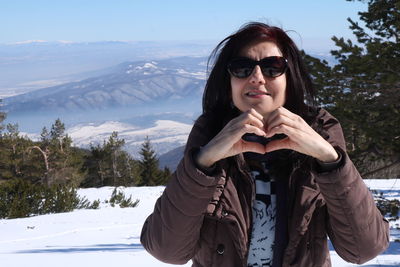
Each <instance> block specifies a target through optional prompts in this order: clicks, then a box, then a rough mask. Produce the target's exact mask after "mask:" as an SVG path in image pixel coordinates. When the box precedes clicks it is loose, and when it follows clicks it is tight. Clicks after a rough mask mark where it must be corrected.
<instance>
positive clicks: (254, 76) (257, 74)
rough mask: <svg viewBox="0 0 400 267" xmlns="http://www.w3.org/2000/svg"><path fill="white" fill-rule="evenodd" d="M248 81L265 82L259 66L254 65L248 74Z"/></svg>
mask: <svg viewBox="0 0 400 267" xmlns="http://www.w3.org/2000/svg"><path fill="white" fill-rule="evenodd" d="M250 83H252V84H265V78H264V75H263V74H262V71H261V68H260V66H258V65H256V66H255V67H254V70H253V72H252V73H251V75H250Z"/></svg>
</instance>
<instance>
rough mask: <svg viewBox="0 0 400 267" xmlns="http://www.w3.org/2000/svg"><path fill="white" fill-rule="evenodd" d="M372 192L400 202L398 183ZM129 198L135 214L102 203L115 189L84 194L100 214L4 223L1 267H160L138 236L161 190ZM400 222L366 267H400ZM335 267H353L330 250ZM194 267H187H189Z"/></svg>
mask: <svg viewBox="0 0 400 267" xmlns="http://www.w3.org/2000/svg"><path fill="white" fill-rule="evenodd" d="M365 182H366V183H367V185H368V186H369V187H370V188H371V189H376V190H381V191H382V192H383V193H384V196H387V197H388V198H391V199H400V179H399V180H396V179H388V180H366V181H365ZM121 190H122V191H124V193H125V195H127V196H129V195H132V198H133V199H139V200H140V202H139V205H138V206H137V207H136V208H124V209H122V208H119V207H118V208H117V207H114V208H113V207H110V205H109V204H106V203H104V200H106V199H109V198H110V196H111V193H112V191H113V188H111V187H103V188H99V189H82V190H80V191H79V194H80V195H82V196H86V197H87V199H88V200H90V201H93V200H96V199H100V200H101V201H102V204H101V208H100V209H98V210H76V211H73V212H69V213H61V214H52V215H42V216H36V217H31V218H24V219H12V220H0V266H2V267H25V266H29V267H36V266H37V267H54V266H57V267H71V266H74V267H80V266H85V267H89V266H95V267H103V266H104V267H110V266H119V267H121V266H135V267H146V266H151V267H161V266H171V265H168V264H164V263H161V262H158V261H157V260H156V259H154V258H153V257H152V256H150V255H149V254H148V253H147V252H146V251H145V250H144V249H143V247H142V246H141V244H140V231H141V228H142V224H143V222H144V220H145V218H146V217H147V216H148V215H149V214H150V213H151V212H152V210H153V206H154V203H155V201H156V199H157V198H158V197H159V196H160V194H161V193H162V191H163V190H164V188H163V187H134V188H121ZM399 224H400V220H397V221H395V222H391V228H392V231H391V244H390V247H389V249H388V250H387V251H385V252H384V253H383V254H382V255H379V256H378V257H377V258H375V259H373V260H371V261H369V262H367V263H365V264H364V265H363V266H369V267H374V266H390V267H394V266H400V242H395V241H394V240H396V239H397V240H399V239H400V231H399V229H396V228H399V227H400V225H399ZM331 257H332V264H333V266H335V267H336V266H339V267H348V266H355V265H353V264H349V263H346V262H344V261H343V260H341V259H340V258H339V256H338V255H337V254H336V253H335V252H334V251H333V249H331ZM190 265H191V264H190V262H189V263H187V264H186V265H184V266H190Z"/></svg>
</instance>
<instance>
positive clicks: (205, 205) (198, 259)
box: [141, 109, 389, 267]
mask: <svg viewBox="0 0 400 267" xmlns="http://www.w3.org/2000/svg"><path fill="white" fill-rule="evenodd" d="M315 121H317V122H319V124H320V125H321V127H322V129H323V131H324V132H325V136H324V137H325V138H326V139H327V140H328V142H330V143H331V144H332V145H333V146H334V147H335V149H336V150H337V151H338V152H339V153H341V154H342V155H343V159H342V164H341V165H340V167H338V168H337V169H335V170H333V171H329V172H323V173H320V172H317V171H315V170H314V168H306V167H305V166H303V165H302V164H298V165H297V166H295V167H294V168H293V170H292V171H291V174H290V175H289V179H288V181H289V191H288V192H289V202H288V203H289V209H288V212H289V214H288V226H287V227H288V234H289V237H288V243H287V246H286V249H285V252H284V255H283V262H282V266H304V267H310V266H331V262H330V257H329V249H328V245H327V236H329V238H330V240H331V241H332V244H333V246H334V248H335V250H336V252H337V253H338V254H339V255H340V256H341V257H342V258H343V259H344V260H346V261H349V262H352V263H357V264H362V263H364V262H366V261H368V260H370V259H372V258H374V257H375V256H377V255H378V254H379V253H381V252H382V251H383V250H385V249H386V247H387V246H388V244H389V226H388V222H387V221H386V220H385V219H384V218H383V217H382V215H381V214H380V212H379V210H378V209H377V208H376V206H375V203H374V200H373V198H372V196H371V194H370V192H369V191H368V189H367V187H366V186H365V184H364V182H363V181H362V178H361V177H360V175H359V173H358V172H357V170H356V169H355V167H354V165H353V163H352V162H351V160H350V159H349V158H348V156H347V154H346V153H345V143H344V138H343V133H342V129H341V127H340V125H339V123H338V121H337V120H336V119H335V118H333V117H332V116H331V115H330V114H329V113H328V112H326V111H325V110H323V109H321V110H320V111H319V114H318V116H317V119H316V120H315ZM312 126H313V127H314V128H315V127H316V125H312ZM211 138H212V136H210V134H209V131H208V129H207V125H205V120H204V118H203V117H200V118H199V119H198V120H197V121H196V123H195V125H194V127H193V129H192V131H191V133H190V136H189V139H188V143H187V146H186V149H185V155H184V157H183V159H182V161H181V162H180V164H179V166H178V168H177V170H176V172H175V173H174V175H173V178H172V179H171V180H170V181H169V183H168V185H167V186H166V188H165V191H164V192H163V194H162V196H161V197H160V198H159V199H158V200H157V203H156V205H155V208H154V212H153V213H152V214H151V215H150V216H149V217H148V218H147V220H146V222H145V223H144V225H143V229H142V233H141V243H142V244H143V246H144V247H145V249H146V250H147V251H148V252H149V253H150V254H152V255H153V256H154V257H156V258H157V259H159V260H161V261H163V262H167V263H172V264H185V263H186V262H188V261H189V260H192V261H193V266H196V267H198V266H203V267H209V266H216V267H224V266H229V267H233V266H240V267H243V266H247V253H248V246H249V236H250V231H251V229H252V225H251V218H252V214H251V203H252V200H253V199H254V185H253V183H252V179H251V178H250V176H249V175H243V173H246V172H245V171H244V172H241V173H232V172H229V171H228V170H229V166H228V162H227V160H221V161H220V162H218V164H217V168H216V170H214V171H213V173H212V175H210V174H208V175H207V174H206V173H204V172H203V171H201V170H199V169H198V168H196V165H195V163H194V161H193V158H192V155H193V153H194V152H195V150H196V149H198V148H199V147H200V146H203V145H205V144H206V143H207V142H208V141H209V140H210V139H211ZM310 161H313V159H311V158H309V162H310ZM304 164H306V163H304ZM242 167H243V170H245V162H244V160H243V166H242ZM228 174H229V175H228ZM237 177H239V179H242V181H244V182H242V183H240V187H237V179H238V178H237ZM278 223H279V222H278Z"/></svg>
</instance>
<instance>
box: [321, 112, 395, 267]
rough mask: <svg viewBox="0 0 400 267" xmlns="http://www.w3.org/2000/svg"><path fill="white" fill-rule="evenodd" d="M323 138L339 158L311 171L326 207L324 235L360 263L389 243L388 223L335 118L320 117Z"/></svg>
mask: <svg viewBox="0 0 400 267" xmlns="http://www.w3.org/2000/svg"><path fill="white" fill-rule="evenodd" d="M323 127H324V130H325V131H326V132H327V133H328V136H327V140H328V141H329V142H330V143H331V144H332V145H333V146H334V148H335V149H336V150H337V151H338V153H341V156H342V162H341V164H340V165H339V167H338V168H336V169H335V170H331V171H329V172H323V173H315V176H316V181H317V183H318V185H319V187H320V190H321V193H322V195H323V196H324V199H325V201H326V205H327V210H328V226H327V227H328V229H327V231H328V235H329V238H330V240H331V241H332V244H333V246H334V248H335V250H336V252H337V253H338V254H339V255H340V256H341V257H342V258H343V259H344V260H346V261H349V262H352V263H357V264H362V263H364V262H366V261H368V260H370V259H372V258H374V257H376V256H377V255H378V254H379V253H381V252H382V251H384V250H385V249H386V248H387V247H388V245H389V224H388V222H387V221H386V220H385V219H384V217H383V216H382V215H381V213H380V211H379V210H378V208H377V207H376V205H375V202H374V199H373V197H372V194H371V193H370V192H369V190H368V188H367V186H366V185H365V184H364V182H363V180H362V178H361V176H360V174H359V173H358V171H357V169H356V168H355V166H354V164H353V163H352V162H351V160H350V158H349V157H348V155H347V153H346V151H345V142H344V137H343V132H342V129H341V126H340V124H339V122H338V121H337V120H336V119H335V118H333V117H330V118H329V119H328V120H326V121H324V126H323Z"/></svg>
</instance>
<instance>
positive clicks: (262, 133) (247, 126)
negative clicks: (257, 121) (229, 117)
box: [240, 124, 267, 137]
mask: <svg viewBox="0 0 400 267" xmlns="http://www.w3.org/2000/svg"><path fill="white" fill-rule="evenodd" d="M246 133H254V134H256V135H259V136H266V135H267V133H266V132H265V131H264V130H262V129H260V128H258V127H255V126H253V125H250V124H245V125H243V127H242V128H241V129H240V137H242V136H243V135H244V134H246Z"/></svg>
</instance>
